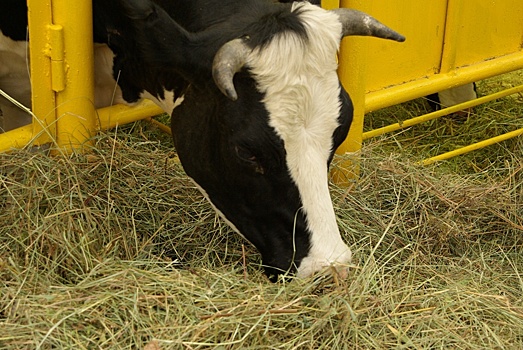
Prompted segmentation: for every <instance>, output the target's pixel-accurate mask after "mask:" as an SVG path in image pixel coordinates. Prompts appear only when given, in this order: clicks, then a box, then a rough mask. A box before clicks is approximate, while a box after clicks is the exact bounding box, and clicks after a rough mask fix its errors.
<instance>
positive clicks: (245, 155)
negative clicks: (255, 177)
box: [235, 146, 265, 175]
mask: <svg viewBox="0 0 523 350" xmlns="http://www.w3.org/2000/svg"><path fill="white" fill-rule="evenodd" d="M235 149H236V155H237V156H238V158H240V159H241V160H242V161H243V162H245V163H247V165H248V166H249V167H251V168H252V170H254V171H255V172H257V173H258V174H262V175H263V174H265V170H264V169H263V166H262V165H261V164H260V162H259V161H258V158H256V156H255V155H254V154H253V153H252V152H251V151H250V150H249V149H247V148H245V147H242V146H236V147H235Z"/></svg>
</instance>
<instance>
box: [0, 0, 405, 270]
mask: <svg viewBox="0 0 523 350" xmlns="http://www.w3.org/2000/svg"><path fill="white" fill-rule="evenodd" d="M8 2H10V3H12V2H15V3H18V4H21V3H22V2H23V0H19V1H17V0H8ZM1 6H2V5H0V13H3V12H4V11H3V10H2V9H1ZM2 20H5V18H3V19H2ZM0 25H1V24H0ZM93 25H94V32H93V37H94V41H95V42H97V43H99V44H101V45H105V46H106V47H107V48H109V49H110V54H111V56H112V58H113V59H112V62H111V63H112V67H111V69H112V72H113V77H118V85H119V88H120V89H121V97H122V99H123V100H124V101H125V102H127V103H133V102H136V101H138V100H140V99H141V98H144V97H147V98H150V99H152V100H153V101H155V102H156V103H157V104H158V105H160V106H161V107H162V108H164V110H165V111H167V112H168V113H170V114H171V126H172V134H173V140H174V145H175V148H176V150H177V153H178V156H179V158H180V160H181V163H182V166H183V168H184V169H185V172H186V173H187V175H188V176H189V177H190V178H191V179H192V180H193V181H194V183H195V185H196V186H197V187H198V188H199V189H200V190H201V192H202V193H203V195H204V196H205V197H206V198H207V199H208V200H209V201H210V203H211V204H212V205H213V207H214V208H215V209H216V211H217V212H218V214H219V215H220V216H221V217H222V218H223V219H224V220H225V221H226V222H227V223H228V224H229V225H230V226H231V227H232V228H233V230H234V231H236V232H238V233H239V234H240V235H242V236H243V237H245V238H246V239H247V240H248V241H250V242H251V243H252V244H253V245H254V246H255V247H256V248H257V250H258V251H259V252H260V254H261V256H262V263H263V267H264V272H265V273H266V275H267V276H268V277H269V278H270V279H271V280H275V279H277V278H278V276H280V275H285V274H295V275H297V276H298V277H307V276H311V275H313V274H314V273H316V272H318V271H321V270H324V269H325V268H327V267H329V266H331V265H333V264H335V265H340V266H343V265H346V264H347V263H349V262H350V260H351V251H350V249H349V247H348V246H347V245H346V243H345V242H344V241H343V240H342V238H341V235H340V231H339V228H338V225H337V223H336V215H335V212H334V209H333V205H332V201H331V198H330V194H329V187H328V166H329V164H330V162H331V160H332V158H333V154H334V151H335V150H336V148H337V147H338V146H339V145H340V144H341V142H342V141H343V140H344V139H345V138H346V136H347V133H348V130H349V127H350V124H351V121H352V111H353V107H352V103H351V100H350V97H349V95H348V94H347V92H346V91H345V90H344V89H343V87H342V86H341V84H340V82H339V79H338V76H337V73H336V69H337V59H336V54H337V51H338V48H339V45H340V42H341V39H342V38H343V37H345V36H349V35H364V36H374V37H379V38H384V39H391V40H396V41H403V40H405V38H404V37H403V36H402V35H400V34H398V33H396V32H395V31H393V30H391V29H390V28H388V27H386V26H385V25H383V24H381V23H380V22H378V21H377V20H375V19H374V18H372V17H370V16H368V15H366V14H364V13H362V12H359V11H355V10H350V9H336V10H331V11H327V10H324V9H322V8H321V7H319V6H315V5H313V4H311V3H309V2H306V1H305V2H292V3H276V2H274V1H272V0H177V1H174V0H93ZM2 33H4V36H9V33H8V32H5V31H4V29H3V27H2ZM20 33H24V31H20ZM18 39H19V38H18ZM0 62H1V61H0ZM106 70H107V68H106ZM0 82H1V81H0Z"/></svg>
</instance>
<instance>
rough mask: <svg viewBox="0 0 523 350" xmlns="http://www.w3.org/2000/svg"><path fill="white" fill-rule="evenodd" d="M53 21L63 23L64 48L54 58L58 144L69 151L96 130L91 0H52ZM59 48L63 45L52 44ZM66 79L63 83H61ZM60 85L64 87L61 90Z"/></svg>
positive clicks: (82, 142) (84, 142) (74, 148)
mask: <svg viewBox="0 0 523 350" xmlns="http://www.w3.org/2000/svg"><path fill="white" fill-rule="evenodd" d="M52 4H53V23H54V24H56V25H60V26H62V27H63V34H62V35H63V48H64V52H63V53H60V52H56V53H55V54H53V55H52V59H53V69H56V71H53V74H52V76H53V79H54V81H53V87H54V88H55V89H57V90H59V91H57V92H56V117H57V120H56V125H57V134H56V136H57V137H56V138H57V145H58V146H59V147H60V148H62V149H63V150H64V151H65V152H66V153H68V152H72V151H74V150H78V149H80V148H82V147H83V146H84V145H85V144H86V142H87V141H88V140H89V139H90V138H91V137H92V136H93V135H94V134H95V132H96V130H97V125H96V118H95V107H94V63H93V62H94V54H93V40H92V38H93V24H92V1H91V0H75V1H70V0H52ZM53 49H56V50H59V49H60V48H51V51H52V50H53ZM62 80H63V84H62ZM61 87H64V89H63V90H62V89H61Z"/></svg>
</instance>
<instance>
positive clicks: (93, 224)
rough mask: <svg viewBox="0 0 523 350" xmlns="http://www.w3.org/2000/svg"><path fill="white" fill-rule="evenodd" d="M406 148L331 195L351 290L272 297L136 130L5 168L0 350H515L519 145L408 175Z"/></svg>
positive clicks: (242, 246) (252, 264)
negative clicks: (348, 253) (346, 249)
mask: <svg viewBox="0 0 523 350" xmlns="http://www.w3.org/2000/svg"><path fill="white" fill-rule="evenodd" d="M510 101H511V100H508V102H507V101H505V102H507V103H508V105H511V106H512V103H510ZM505 102H503V103H505ZM498 103H499V102H498ZM495 106H496V107H495V108H496V109H497V108H498V106H497V105H495ZM395 108H397V107H395ZM402 108H405V107H402ZM485 108H487V109H488V108H494V107H492V105H489V106H487V107H485ZM511 108H516V107H514V106H512V107H511ZM476 113H477V112H476ZM511 113H512V112H511ZM503 114H507V115H508V114H509V113H508V112H507V113H505V112H503ZM478 115H480V114H478ZM520 115H521V114H520ZM403 117H405V116H403ZM487 118H490V117H488V116H487ZM375 121H376V120H375ZM503 123H504V122H503ZM409 132H411V131H408V132H403V133H398V134H396V135H394V136H393V137H391V136H388V137H385V138H382V139H380V140H373V141H371V142H369V143H367V144H366V146H365V148H364V151H363V153H362V157H361V178H360V181H359V182H358V184H357V186H355V187H353V188H352V190H350V191H349V190H347V189H346V188H340V187H337V186H335V185H332V186H331V189H332V196H333V202H334V205H335V209H336V212H337V215H338V223H339V226H340V229H341V231H342V235H343V237H344V239H345V240H346V241H347V242H348V243H349V245H350V246H351V249H352V250H353V252H354V260H353V266H352V267H351V269H350V273H349V276H348V278H347V279H340V278H338V277H337V276H334V277H327V276H323V275H320V276H316V277H314V278H310V279H304V280H293V281H281V282H280V283H276V284H272V283H270V282H268V280H267V279H266V278H265V276H264V275H263V273H262V268H261V266H260V259H259V256H258V254H257V253H256V251H255V249H254V248H253V247H251V246H250V245H249V244H248V243H246V242H245V241H244V240H242V239H241V238H240V237H238V236H237V235H236V234H234V233H233V232H232V231H231V230H230V229H229V228H228V227H227V226H226V225H224V224H223V223H222V222H221V221H220V220H219V219H218V218H217V216H216V215H215V214H214V212H213V211H212V209H211V208H210V206H209V204H208V203H206V201H205V200H204V199H203V198H202V196H201V195H200V194H199V192H198V191H197V190H196V188H195V187H194V185H193V184H192V182H191V181H190V180H189V179H188V178H187V177H186V176H185V175H184V173H183V170H182V168H181V166H180V164H179V162H178V160H177V158H176V155H175V153H174V152H173V150H172V145H171V143H170V142H169V141H168V140H167V139H163V140H162V142H159V141H153V140H156V139H157V138H158V134H157V133H156V131H155V130H154V129H152V128H150V127H148V126H146V125H145V124H142V123H137V124H134V125H133V126H129V127H126V128H124V129H122V130H119V131H117V132H111V133H108V134H104V135H100V136H99V137H97V138H96V140H95V147H94V148H93V150H92V152H91V153H89V154H86V155H73V156H71V157H70V158H63V157H48V156H46V155H43V154H41V153H31V152H29V151H19V152H13V153H10V154H2V155H0V223H1V225H0V281H1V282H0V348H6V349H51V348H58V349H146V350H157V349H210V348H212V349H521V348H523V297H522V295H523V277H522V275H523V254H522V252H523V235H522V233H523V204H522V203H523V150H522V147H521V143H520V142H521V141H520V140H513V141H512V142H509V143H505V144H504V145H500V146H497V147H496V146H495V147H494V148H490V150H489V151H488V153H485V154H489V157H490V158H492V159H491V160H490V161H488V162H487V161H485V160H482V161H483V163H480V164H478V163H479V162H478V163H476V160H478V159H480V158H481V157H479V156H477V155H469V156H465V157H460V158H457V159H454V160H451V161H448V162H443V163H440V164H436V165H433V166H430V167H420V166H418V165H416V160H417V159H419V158H420V157H424V156H426V155H422V154H421V151H419V152H420V153H415V154H414V155H413V153H414V152H412V149H413V148H412V147H410V146H409V144H408V142H412V141H409V140H412V138H413V137H418V136H416V135H415V134H416V132H414V131H413V132H412V134H410V135H409V134H408V133H409ZM435 134H436V133H429V135H428V136H425V138H423V140H422V141H423V142H424V143H426V144H427V146H423V147H428V144H429V143H430V139H431V138H432V141H433V144H436V143H439V142H440V139H439V138H437V137H436V136H434V135H435ZM404 135H405V139H403V140H402V139H401V137H403V136H404ZM478 136H479V135H478ZM162 137H163V136H162ZM445 137H446V136H444V138H445ZM420 140H421V138H420ZM419 142H421V141H419ZM453 142H456V143H457V142H459V141H458V140H457V139H455V140H454V141H453ZM392 144H394V145H398V144H399V145H403V146H402V148H401V149H398V148H397V147H396V146H394V147H392ZM421 148H422V147H420V149H421ZM416 152H418V150H416ZM480 152H483V151H480ZM485 152H487V151H485ZM472 164H473V165H474V166H473V167H474V169H475V170H477V171H474V172H472V171H468V169H470V168H471V167H472ZM244 260H245V263H244Z"/></svg>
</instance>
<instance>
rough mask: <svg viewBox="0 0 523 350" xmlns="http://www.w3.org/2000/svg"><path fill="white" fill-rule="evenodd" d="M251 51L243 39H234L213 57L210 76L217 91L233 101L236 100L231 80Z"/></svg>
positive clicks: (236, 95)
mask: <svg viewBox="0 0 523 350" xmlns="http://www.w3.org/2000/svg"><path fill="white" fill-rule="evenodd" d="M250 51H251V49H250V48H249V46H248V45H247V44H246V43H245V41H244V39H234V40H231V41H229V42H227V43H225V44H224V45H223V46H222V47H221V48H220V49H219V50H218V52H217V53H216V55H215V56H214V61H213V64H212V76H213V78H214V82H215V83H216V86H218V89H220V91H221V92H222V93H223V94H224V95H225V96H227V97H228V98H230V99H231V100H233V101H236V100H237V99H238V94H237V93H236V89H235V88H234V82H233V78H234V75H235V74H236V73H238V72H239V71H241V70H242V68H243V66H244V65H245V63H246V61H247V56H248V55H249V53H250Z"/></svg>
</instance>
